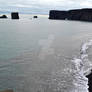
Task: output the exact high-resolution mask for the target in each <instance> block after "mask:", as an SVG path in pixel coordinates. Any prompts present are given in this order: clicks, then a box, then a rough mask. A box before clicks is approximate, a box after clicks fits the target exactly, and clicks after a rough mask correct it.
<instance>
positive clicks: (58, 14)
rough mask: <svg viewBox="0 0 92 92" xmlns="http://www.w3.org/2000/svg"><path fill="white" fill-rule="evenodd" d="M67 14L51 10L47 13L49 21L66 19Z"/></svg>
mask: <svg viewBox="0 0 92 92" xmlns="http://www.w3.org/2000/svg"><path fill="white" fill-rule="evenodd" d="M66 17H67V12H66V11H58V10H51V11H50V13H49V19H62V20H64V19H66Z"/></svg>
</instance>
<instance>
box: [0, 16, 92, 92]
mask: <svg viewBox="0 0 92 92" xmlns="http://www.w3.org/2000/svg"><path fill="white" fill-rule="evenodd" d="M91 39H92V23H91V22H79V21H63V20H60V21H59V20H49V19H48V18H47V17H42V18H41V17H40V18H38V19H32V18H28V19H26V18H25V19H20V20H11V19H7V20H2V19H1V20H0V90H5V89H13V90H14V91H15V92H88V90H87V88H88V86H87V83H88V79H87V78H86V77H85V75H86V73H87V72H88V71H89V68H90V67H91V63H92V61H91V60H92V48H91V44H92V42H91Z"/></svg>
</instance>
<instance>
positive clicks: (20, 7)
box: [0, 0, 92, 13]
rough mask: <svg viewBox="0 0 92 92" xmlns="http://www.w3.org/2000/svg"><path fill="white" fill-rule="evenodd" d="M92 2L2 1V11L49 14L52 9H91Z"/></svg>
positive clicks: (77, 0)
mask: <svg viewBox="0 0 92 92" xmlns="http://www.w3.org/2000/svg"><path fill="white" fill-rule="evenodd" d="M91 7H92V0H7V1H6V0H0V11H10V12H11V11H19V12H25V13H48V11H49V10H51V9H59V10H65V9H66V10H67V9H74V8H91Z"/></svg>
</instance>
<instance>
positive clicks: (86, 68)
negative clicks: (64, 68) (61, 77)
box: [72, 40, 92, 92]
mask: <svg viewBox="0 0 92 92" xmlns="http://www.w3.org/2000/svg"><path fill="white" fill-rule="evenodd" d="M90 46H92V40H90V41H88V42H86V43H84V44H83V45H82V48H81V50H80V57H79V58H74V59H73V60H72V62H73V64H74V66H75V68H74V70H73V71H72V72H73V73H74V76H75V79H74V80H73V83H74V85H75V87H76V89H75V90H74V91H73V92H88V78H86V75H88V74H89V73H90V72H91V67H92V63H91V62H90V60H89V59H88V49H89V47H90Z"/></svg>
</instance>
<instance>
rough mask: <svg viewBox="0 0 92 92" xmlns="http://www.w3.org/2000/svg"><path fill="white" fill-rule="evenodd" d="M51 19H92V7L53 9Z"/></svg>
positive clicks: (50, 14)
mask: <svg viewBox="0 0 92 92" xmlns="http://www.w3.org/2000/svg"><path fill="white" fill-rule="evenodd" d="M49 19H63V20H65V19H68V20H81V21H92V9H75V10H69V11H58V10H51V11H50V13H49Z"/></svg>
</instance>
